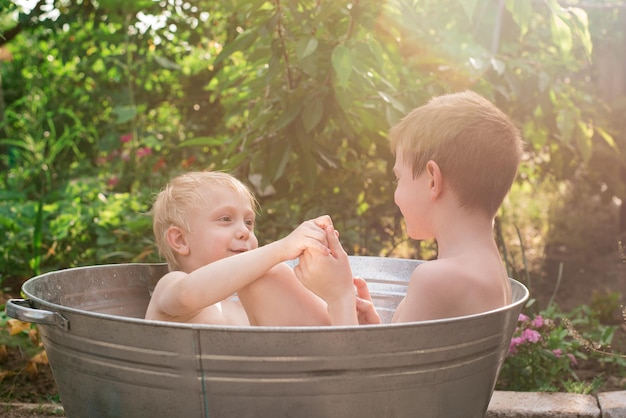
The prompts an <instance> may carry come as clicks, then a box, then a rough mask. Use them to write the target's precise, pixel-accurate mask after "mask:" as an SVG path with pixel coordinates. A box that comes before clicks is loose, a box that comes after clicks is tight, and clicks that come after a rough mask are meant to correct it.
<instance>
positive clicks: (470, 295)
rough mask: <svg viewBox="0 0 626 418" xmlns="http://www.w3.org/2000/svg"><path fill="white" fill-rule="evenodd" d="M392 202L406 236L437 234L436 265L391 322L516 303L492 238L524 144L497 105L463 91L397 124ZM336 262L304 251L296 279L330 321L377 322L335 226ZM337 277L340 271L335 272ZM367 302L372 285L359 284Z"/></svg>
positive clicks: (427, 266)
mask: <svg viewBox="0 0 626 418" xmlns="http://www.w3.org/2000/svg"><path fill="white" fill-rule="evenodd" d="M389 139H390V143H391V148H392V151H393V152H394V153H395V156H396V160H395V165H394V168H393V171H394V174H395V176H396V178H397V186H396V190H395V194H394V201H395V203H396V205H397V206H398V207H399V209H400V212H401V213H402V215H403V217H404V220H405V223H406V230H407V233H408V235H409V237H410V238H413V239H416V240H422V239H430V238H435V240H436V241H437V248H438V256H437V259H436V260H433V261H428V262H425V263H422V264H420V265H419V266H418V267H417V268H416V269H415V270H414V271H413V273H412V275H411V279H410V282H409V285H408V288H407V293H406V297H405V298H404V299H403V300H402V302H401V303H400V304H399V306H398V308H397V310H396V312H395V314H394V316H393V319H392V321H393V322H409V321H420V320H430V319H438V318H448V317H456V316H463V315H470V314H475V313H479V312H485V311H489V310H492V309H496V308H499V307H502V306H504V305H506V304H508V303H510V301H511V289H510V284H509V280H508V277H507V273H506V269H505V267H504V265H503V263H502V259H501V257H500V254H499V251H498V248H497V245H496V242H495V240H494V234H493V222H494V218H495V216H496V213H497V211H498V208H499V207H500V205H501V203H502V201H503V199H504V198H505V196H506V195H507V193H508V192H509V190H510V188H511V185H512V183H513V181H514V179H515V176H516V174H517V167H518V165H519V162H520V159H521V154H522V140H521V137H520V134H519V131H518V129H517V128H516V127H515V126H514V124H513V123H512V122H511V120H510V119H509V118H508V117H507V116H506V115H505V114H504V113H502V112H501V111H500V110H499V109H498V108H496V107H495V106H494V105H493V104H492V103H490V102H489V101H488V100H486V99H484V98H483V97H481V96H479V95H478V94H476V93H474V92H471V91H466V92H462V93H456V94H448V95H444V96H440V97H436V98H433V99H431V100H430V101H429V102H428V103H427V104H425V105H424V106H421V107H419V108H417V109H415V110H413V111H412V112H411V113H410V114H409V115H407V116H406V117H405V118H404V119H402V120H401V121H400V122H399V123H398V124H397V125H396V126H394V127H393V128H392V129H391V131H390V133H389ZM327 239H328V243H329V248H330V250H331V252H332V257H326V256H323V257H322V256H318V255H317V254H315V253H313V252H309V251H305V252H304V254H303V255H302V256H301V257H300V264H299V266H298V267H297V269H296V274H297V275H298V278H299V279H300V280H301V281H302V282H303V283H304V284H305V285H306V286H307V287H309V288H310V289H311V290H312V291H313V292H315V293H317V294H318V295H320V296H321V297H322V298H323V299H324V300H326V302H327V303H328V305H329V312H330V313H331V315H332V322H333V323H334V324H339V323H341V324H356V323H358V322H361V323H364V322H365V323H376V322H378V319H377V318H378V316H377V315H376V313H375V311H374V309H373V307H372V306H371V304H370V306H369V315H368V316H367V318H366V319H365V320H364V317H363V314H362V313H361V312H363V311H364V309H365V308H364V307H363V303H364V302H363V301H357V302H356V303H357V305H358V304H361V305H362V306H360V307H359V306H357V307H359V312H360V313H361V317H360V318H357V316H356V314H355V312H356V310H355V300H354V286H353V281H352V273H351V271H350V267H349V264H348V262H347V255H346V253H345V251H344V250H343V248H342V247H341V245H340V243H339V240H338V239H337V237H336V235H335V233H334V231H333V230H332V226H330V227H327ZM333 271H335V272H339V273H335V274H333ZM357 290H358V292H359V295H360V296H361V297H363V298H364V299H368V295H367V288H363V286H360V287H357Z"/></svg>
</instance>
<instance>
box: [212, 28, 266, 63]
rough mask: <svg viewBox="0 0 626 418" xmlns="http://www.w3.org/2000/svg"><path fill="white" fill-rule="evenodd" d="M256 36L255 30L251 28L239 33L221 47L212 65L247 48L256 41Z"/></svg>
mask: <svg viewBox="0 0 626 418" xmlns="http://www.w3.org/2000/svg"><path fill="white" fill-rule="evenodd" d="M257 37H258V36H257V32H256V31H253V30H250V31H247V32H243V33H241V34H239V36H238V37H237V38H236V39H235V40H234V41H232V42H231V43H229V44H227V45H225V46H224V49H222V51H221V52H220V53H219V55H218V56H217V58H215V64H214V65H217V64H219V63H221V62H222V61H224V60H225V59H226V58H228V57H230V56H231V55H232V54H234V53H235V52H237V51H244V50H247V49H248V48H250V47H251V46H252V44H253V43H254V41H256V39H257Z"/></svg>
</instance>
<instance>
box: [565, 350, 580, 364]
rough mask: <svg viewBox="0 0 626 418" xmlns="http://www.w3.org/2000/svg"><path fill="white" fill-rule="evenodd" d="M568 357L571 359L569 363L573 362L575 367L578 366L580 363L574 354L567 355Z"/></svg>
mask: <svg viewBox="0 0 626 418" xmlns="http://www.w3.org/2000/svg"><path fill="white" fill-rule="evenodd" d="M567 357H569V361H571V362H572V364H573V365H574V366H576V365H577V364H578V362H577V361H576V357H574V355H573V354H571V353H567Z"/></svg>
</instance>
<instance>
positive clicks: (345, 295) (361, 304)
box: [294, 216, 380, 325]
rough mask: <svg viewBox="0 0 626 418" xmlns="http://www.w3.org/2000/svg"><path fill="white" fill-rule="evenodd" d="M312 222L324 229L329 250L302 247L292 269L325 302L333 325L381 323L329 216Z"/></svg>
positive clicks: (362, 281)
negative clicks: (323, 251)
mask: <svg viewBox="0 0 626 418" xmlns="http://www.w3.org/2000/svg"><path fill="white" fill-rule="evenodd" d="M314 222H315V223H316V224H317V225H318V226H319V227H320V228H322V229H323V230H324V231H325V233H326V241H327V245H328V249H329V250H330V253H328V252H326V253H322V252H321V251H316V250H314V249H305V250H304V251H303V252H302V253H301V254H300V257H299V264H298V265H297V266H296V267H295V268H294V271H295V273H296V276H297V277H298V279H299V280H300V282H302V284H303V285H304V286H306V287H307V288H308V289H309V290H310V291H312V292H313V293H315V294H316V295H318V296H319V297H320V298H322V299H323V300H324V301H325V302H326V303H327V305H328V311H329V314H330V316H331V322H332V324H333V325H356V324H360V325H367V324H380V316H379V315H378V313H377V312H376V309H375V307H374V304H373V303H372V298H371V295H370V293H369V289H368V288H367V283H366V282H365V280H364V279H362V278H361V277H353V276H352V269H351V267H350V262H349V258H348V255H347V253H346V251H345V250H344V249H343V247H342V246H341V243H340V242H339V233H338V231H336V230H335V229H334V227H333V225H332V222H330V217H328V216H323V217H320V218H317V219H316V220H314Z"/></svg>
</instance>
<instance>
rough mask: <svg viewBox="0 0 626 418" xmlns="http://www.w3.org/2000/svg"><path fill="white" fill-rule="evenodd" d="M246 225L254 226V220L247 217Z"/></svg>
mask: <svg viewBox="0 0 626 418" xmlns="http://www.w3.org/2000/svg"><path fill="white" fill-rule="evenodd" d="M246 225H248V226H254V220H252V219H248V220H246Z"/></svg>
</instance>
